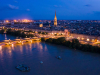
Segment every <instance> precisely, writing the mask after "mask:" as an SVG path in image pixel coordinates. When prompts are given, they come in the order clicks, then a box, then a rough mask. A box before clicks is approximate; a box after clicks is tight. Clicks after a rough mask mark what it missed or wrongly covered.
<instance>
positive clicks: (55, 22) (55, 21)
mask: <svg viewBox="0 0 100 75" xmlns="http://www.w3.org/2000/svg"><path fill="white" fill-rule="evenodd" d="M54 26H57V17H56V11H55V18H54Z"/></svg>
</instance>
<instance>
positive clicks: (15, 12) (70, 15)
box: [0, 0, 100, 20]
mask: <svg viewBox="0 0 100 75" xmlns="http://www.w3.org/2000/svg"><path fill="white" fill-rule="evenodd" d="M55 10H56V12H57V18H58V20H100V0H0V19H33V20H53V19H54V15H55Z"/></svg>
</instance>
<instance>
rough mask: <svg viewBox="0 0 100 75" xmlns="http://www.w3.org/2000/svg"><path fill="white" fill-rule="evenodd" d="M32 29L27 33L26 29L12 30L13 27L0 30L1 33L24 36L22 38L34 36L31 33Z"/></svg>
mask: <svg viewBox="0 0 100 75" xmlns="http://www.w3.org/2000/svg"><path fill="white" fill-rule="evenodd" d="M30 32H31V31H29V34H25V32H24V31H21V30H17V31H16V30H12V29H2V30H0V34H4V33H6V34H7V35H12V36H16V37H22V38H26V37H27V38H30V37H34V35H32V34H30Z"/></svg>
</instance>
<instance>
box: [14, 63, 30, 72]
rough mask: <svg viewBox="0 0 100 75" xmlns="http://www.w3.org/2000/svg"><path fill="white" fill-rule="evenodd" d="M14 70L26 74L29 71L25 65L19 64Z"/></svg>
mask: <svg viewBox="0 0 100 75" xmlns="http://www.w3.org/2000/svg"><path fill="white" fill-rule="evenodd" d="M15 68H16V69H18V70H20V71H22V72H28V71H30V67H27V66H26V65H24V64H20V65H18V66H16V67H15Z"/></svg>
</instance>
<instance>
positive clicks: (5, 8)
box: [0, 4, 19, 11]
mask: <svg viewBox="0 0 100 75" xmlns="http://www.w3.org/2000/svg"><path fill="white" fill-rule="evenodd" d="M17 9H19V8H18V7H17V6H14V5H11V4H8V5H6V6H3V7H0V11H5V10H17Z"/></svg>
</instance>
